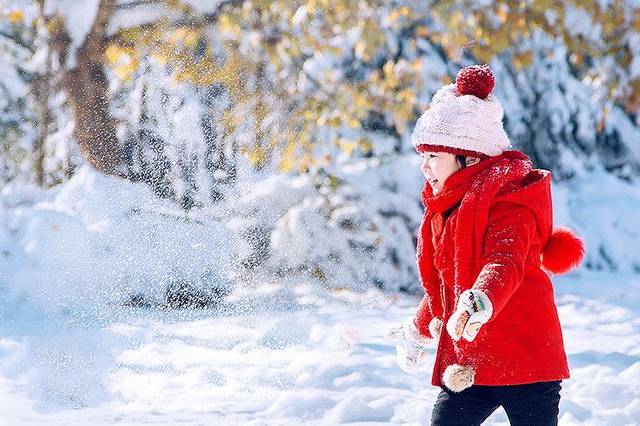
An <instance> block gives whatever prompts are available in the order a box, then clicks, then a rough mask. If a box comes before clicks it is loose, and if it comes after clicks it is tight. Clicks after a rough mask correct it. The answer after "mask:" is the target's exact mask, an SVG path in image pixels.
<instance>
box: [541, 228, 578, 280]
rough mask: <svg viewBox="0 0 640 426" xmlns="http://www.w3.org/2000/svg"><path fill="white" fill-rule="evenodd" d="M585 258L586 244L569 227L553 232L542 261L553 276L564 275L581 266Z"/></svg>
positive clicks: (543, 265)
mask: <svg viewBox="0 0 640 426" xmlns="http://www.w3.org/2000/svg"><path fill="white" fill-rule="evenodd" d="M583 258H584V243H583V242H582V240H581V239H580V238H578V237H577V236H576V234H574V233H573V231H572V230H571V229H569V228H567V227H558V228H556V229H554V230H553V233H552V234H551V237H550V238H549V241H548V242H547V245H546V246H545V249H544V251H543V252H542V256H541V260H542V267H543V268H544V269H545V270H546V271H548V272H550V273H552V274H556V275H557V274H564V273H566V272H569V271H570V270H572V269H573V268H575V267H576V266H578V265H580V263H581V262H582V259H583Z"/></svg>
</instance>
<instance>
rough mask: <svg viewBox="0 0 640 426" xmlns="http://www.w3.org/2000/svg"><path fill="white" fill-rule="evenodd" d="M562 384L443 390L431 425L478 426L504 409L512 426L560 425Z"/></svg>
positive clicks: (558, 381) (444, 388)
mask: <svg viewBox="0 0 640 426" xmlns="http://www.w3.org/2000/svg"><path fill="white" fill-rule="evenodd" d="M560 382H561V381H560V380H556V381H553V382H537V383H529V384H526V385H512V386H476V385H474V386H471V387H469V388H467V389H465V390H463V391H462V392H459V393H455V392H452V391H450V390H449V389H447V388H446V387H445V386H442V391H441V392H440V394H439V395H438V399H437V400H436V403H435V405H434V406H433V413H432V414H431V425H432V426H434V425H438V426H444V425H465V426H469V425H479V424H481V423H482V422H483V421H485V420H486V419H487V417H489V416H490V415H491V413H493V412H494V411H495V410H496V409H497V408H498V407H500V406H502V408H504V411H505V412H506V413H507V417H509V422H510V423H511V424H512V425H537V426H547V425H554V426H555V425H557V424H558V413H559V409H558V404H559V403H560V389H561V386H560Z"/></svg>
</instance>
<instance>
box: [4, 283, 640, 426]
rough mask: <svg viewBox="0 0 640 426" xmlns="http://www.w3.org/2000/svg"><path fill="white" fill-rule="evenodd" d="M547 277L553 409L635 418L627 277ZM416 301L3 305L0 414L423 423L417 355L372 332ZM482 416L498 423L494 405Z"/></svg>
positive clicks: (304, 293) (638, 349)
mask: <svg viewBox="0 0 640 426" xmlns="http://www.w3.org/2000/svg"><path fill="white" fill-rule="evenodd" d="M554 283H555V288H556V291H557V300H558V305H559V312H560V317H561V321H562V324H563V327H564V328H563V330H564V336H565V341H566V342H565V343H566V347H567V351H568V354H569V361H570V365H571V374H572V377H571V379H569V380H567V381H565V382H564V383H563V390H562V400H561V414H560V416H561V418H560V423H561V424H563V425H571V424H586V425H595V424H597V425H625V424H638V423H637V422H638V419H640V316H639V315H638V314H639V313H640V309H638V306H639V302H640V279H639V278H638V277H637V276H636V277H633V276H632V277H622V276H620V275H611V274H604V273H602V274H578V273H576V274H572V275H569V276H565V277H559V278H554ZM417 303H418V300H417V298H415V297H410V296H405V295H391V294H385V293H381V292H379V291H377V290H371V291H369V292H366V293H354V292H351V291H348V290H343V291H331V292H326V291H324V290H317V286H311V285H298V286H296V287H295V290H286V289H284V288H283V287H281V286H268V285H266V284H265V285H264V286H262V287H261V288H251V289H249V288H247V289H244V290H243V291H236V292H234V293H233V294H232V295H231V296H230V297H229V298H228V299H227V300H226V301H225V302H224V304H223V305H221V306H219V307H218V308H216V309H209V310H207V309H205V310H195V311H187V310H185V311H180V310H171V311H161V310H149V309H144V308H126V309H125V308H116V307H114V308H113V310H112V311H110V312H109V315H94V316H89V317H83V318H77V317H76V316H75V315H71V314H70V315H68V316H64V315H62V316H61V315H56V316H47V315H43V314H41V313H36V312H34V311H29V310H22V311H20V312H14V315H13V316H11V318H9V319H8V321H6V322H4V323H3V324H2V327H1V334H0V419H3V422H6V424H33V423H42V424H70V423H82V424H111V423H117V424H141V423H150V424H178V423H180V424H211V423H212V422H215V423H216V424H303V423H304V424H341V423H351V422H363V423H365V424H366V423H375V422H383V423H392V424H424V423H428V420H429V418H430V413H431V409H432V407H433V402H434V401H435V397H436V394H437V391H438V389H437V388H435V387H433V386H431V385H430V384H429V382H430V366H429V365H426V366H425V367H424V371H423V373H422V374H419V375H408V374H406V373H404V372H403V371H402V370H400V369H399V368H398V367H397V365H396V362H395V348H394V346H393V343H392V342H390V341H389V340H388V339H387V338H385V337H384V333H385V331H386V330H387V329H388V327H389V326H392V325H395V324H396V323H397V322H399V321H401V320H402V319H403V318H404V317H406V316H407V315H410V314H411V313H413V312H414V309H415V308H416V306H417ZM433 356H434V353H433V351H431V352H430V358H429V361H428V364H429V363H431V361H432V360H433ZM487 424H507V418H506V415H505V414H504V412H503V411H502V409H500V410H498V411H496V412H495V413H494V414H493V415H492V416H491V417H490V419H489V421H487Z"/></svg>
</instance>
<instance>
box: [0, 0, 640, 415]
mask: <svg viewBox="0 0 640 426" xmlns="http://www.w3.org/2000/svg"><path fill="white" fill-rule="evenodd" d="M481 63H488V64H490V65H491V67H492V69H493V71H494V73H495V75H496V87H495V89H494V93H495V95H496V96H497V97H498V99H499V100H500V101H501V102H502V104H503V105H504V108H505V120H504V125H505V130H506V131H507V134H508V135H509V137H510V138H511V141H512V143H513V145H514V147H516V148H518V149H521V150H523V151H524V152H525V153H526V154H528V155H529V156H530V157H531V158H532V160H533V161H534V164H535V166H536V167H541V168H547V169H550V170H552V172H553V196H554V199H553V202H554V221H555V224H556V225H568V226H570V227H572V228H573V229H575V231H576V232H577V233H578V234H579V235H580V236H582V237H583V238H584V241H585V244H586V257H585V262H584V263H583V265H582V267H581V268H579V269H578V270H576V271H574V272H572V273H570V274H568V275H565V276H561V277H553V278H552V280H553V282H554V289H555V291H556V300H557V303H558V309H559V313H560V319H561V322H562V325H563V330H564V337H565V343H566V347H567V352H568V356H569V362H570V366H571V374H572V377H571V379H569V380H567V381H565V382H564V383H563V390H562V394H561V395H562V397H563V399H562V401H561V405H560V409H561V412H560V423H561V424H563V425H573V424H585V425H595V424H597V425H628V424H640V420H638V419H640V251H639V250H638V249H637V247H638V241H639V236H640V225H639V223H640V220H639V219H640V216H639V215H638V211H639V209H640V185H639V182H640V2H638V1H637V0H627V1H613V0H583V1H579V2H578V1H570V0H558V1H541V0H540V1H531V0H525V1H521V2H517V4H516V2H507V1H494V2H491V1H484V0H472V1H459V0H446V1H433V2H432V1H422V0H421V1H417V0H415V1H414V0H396V1H375V0H359V1H354V0H335V1H328V0H300V1H284V0H253V1H248V0H0V153H1V154H0V187H1V190H0V423H2V424H7V425H14V424H48V425H50V424H71V423H73V424H111V423H119V424H140V423H153V424H175V423H186V424H212V423H214V422H215V423H217V424H241V423H243V424H245V423H246V424H256V425H257V424H341V423H349V422H364V423H376V422H378V423H392V424H425V423H428V421H429V418H430V414H431V409H432V406H433V403H434V401H435V396H436V394H437V392H438V389H437V388H435V387H432V386H431V385H430V374H431V362H427V365H426V366H425V367H424V372H423V374H420V375H417V376H410V375H407V374H405V373H404V372H402V371H401V370H400V369H399V367H397V365H396V363H395V347H394V342H392V341H390V340H389V339H388V338H385V337H384V334H385V332H386V330H387V329H388V328H389V327H391V326H394V325H396V324H397V323H399V322H400V321H402V320H403V319H404V318H405V317H407V316H408V315H411V314H412V313H413V312H414V311H415V309H416V307H417V304H418V302H419V300H420V297H421V287H420V284H419V281H418V277H417V271H416V265H415V242H416V231H417V227H418V225H419V221H420V219H421V216H422V204H421V202H420V191H421V188H422V186H423V184H424V178H423V176H422V174H421V172H420V169H419V164H420V159H419V157H418V156H417V155H416V154H415V152H414V150H413V148H412V147H411V144H410V141H409V139H410V134H411V130H412V129H413V126H414V124H415V121H416V120H417V118H418V117H419V115H420V114H421V113H422V112H423V111H424V110H425V109H426V108H427V107H428V105H429V100H430V98H431V96H432V95H433V93H435V91H436V90H437V89H438V88H439V87H440V86H442V85H443V84H445V83H449V82H451V81H453V78H454V77H455V75H456V73H457V71H458V70H459V69H460V68H461V67H463V66H466V65H471V64H481ZM434 351H435V347H434V348H432V349H431V351H430V352H429V356H430V360H431V361H432V359H433V357H434ZM488 423H490V424H508V421H507V417H506V415H505V414H504V412H503V411H502V410H501V409H500V410H499V411H497V412H496V413H494V414H493V415H492V416H491V418H490V420H489V421H488Z"/></svg>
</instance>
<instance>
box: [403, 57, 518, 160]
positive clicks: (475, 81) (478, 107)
mask: <svg viewBox="0 0 640 426" xmlns="http://www.w3.org/2000/svg"><path fill="white" fill-rule="evenodd" d="M493 85H494V78H493V73H492V72H491V69H490V68H489V66H488V65H482V66H479V65H472V66H469V67H465V68H462V69H461V70H460V71H459V72H458V75H457V76H456V82H455V83H453V84H447V85H445V86H443V87H441V88H440V89H439V90H438V91H437V92H436V94H435V95H433V99H432V100H431V104H430V107H429V109H427V110H426V111H425V112H424V113H423V114H422V116H420V118H419V119H418V121H417V122H416V126H415V128H414V129H413V133H412V134H411V143H412V144H413V146H414V148H415V149H416V150H418V151H434V152H438V151H444V152H451V153H454V154H461V155H471V156H477V157H485V156H489V157H493V156H496V155H500V154H502V151H504V150H505V149H507V148H510V147H511V144H510V142H509V138H508V136H507V134H506V132H505V131H504V128H503V127H502V117H503V115H504V109H503V108H502V105H501V104H500V102H499V101H498V99H497V98H496V97H495V96H494V95H493V94H491V90H492V89H493Z"/></svg>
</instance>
